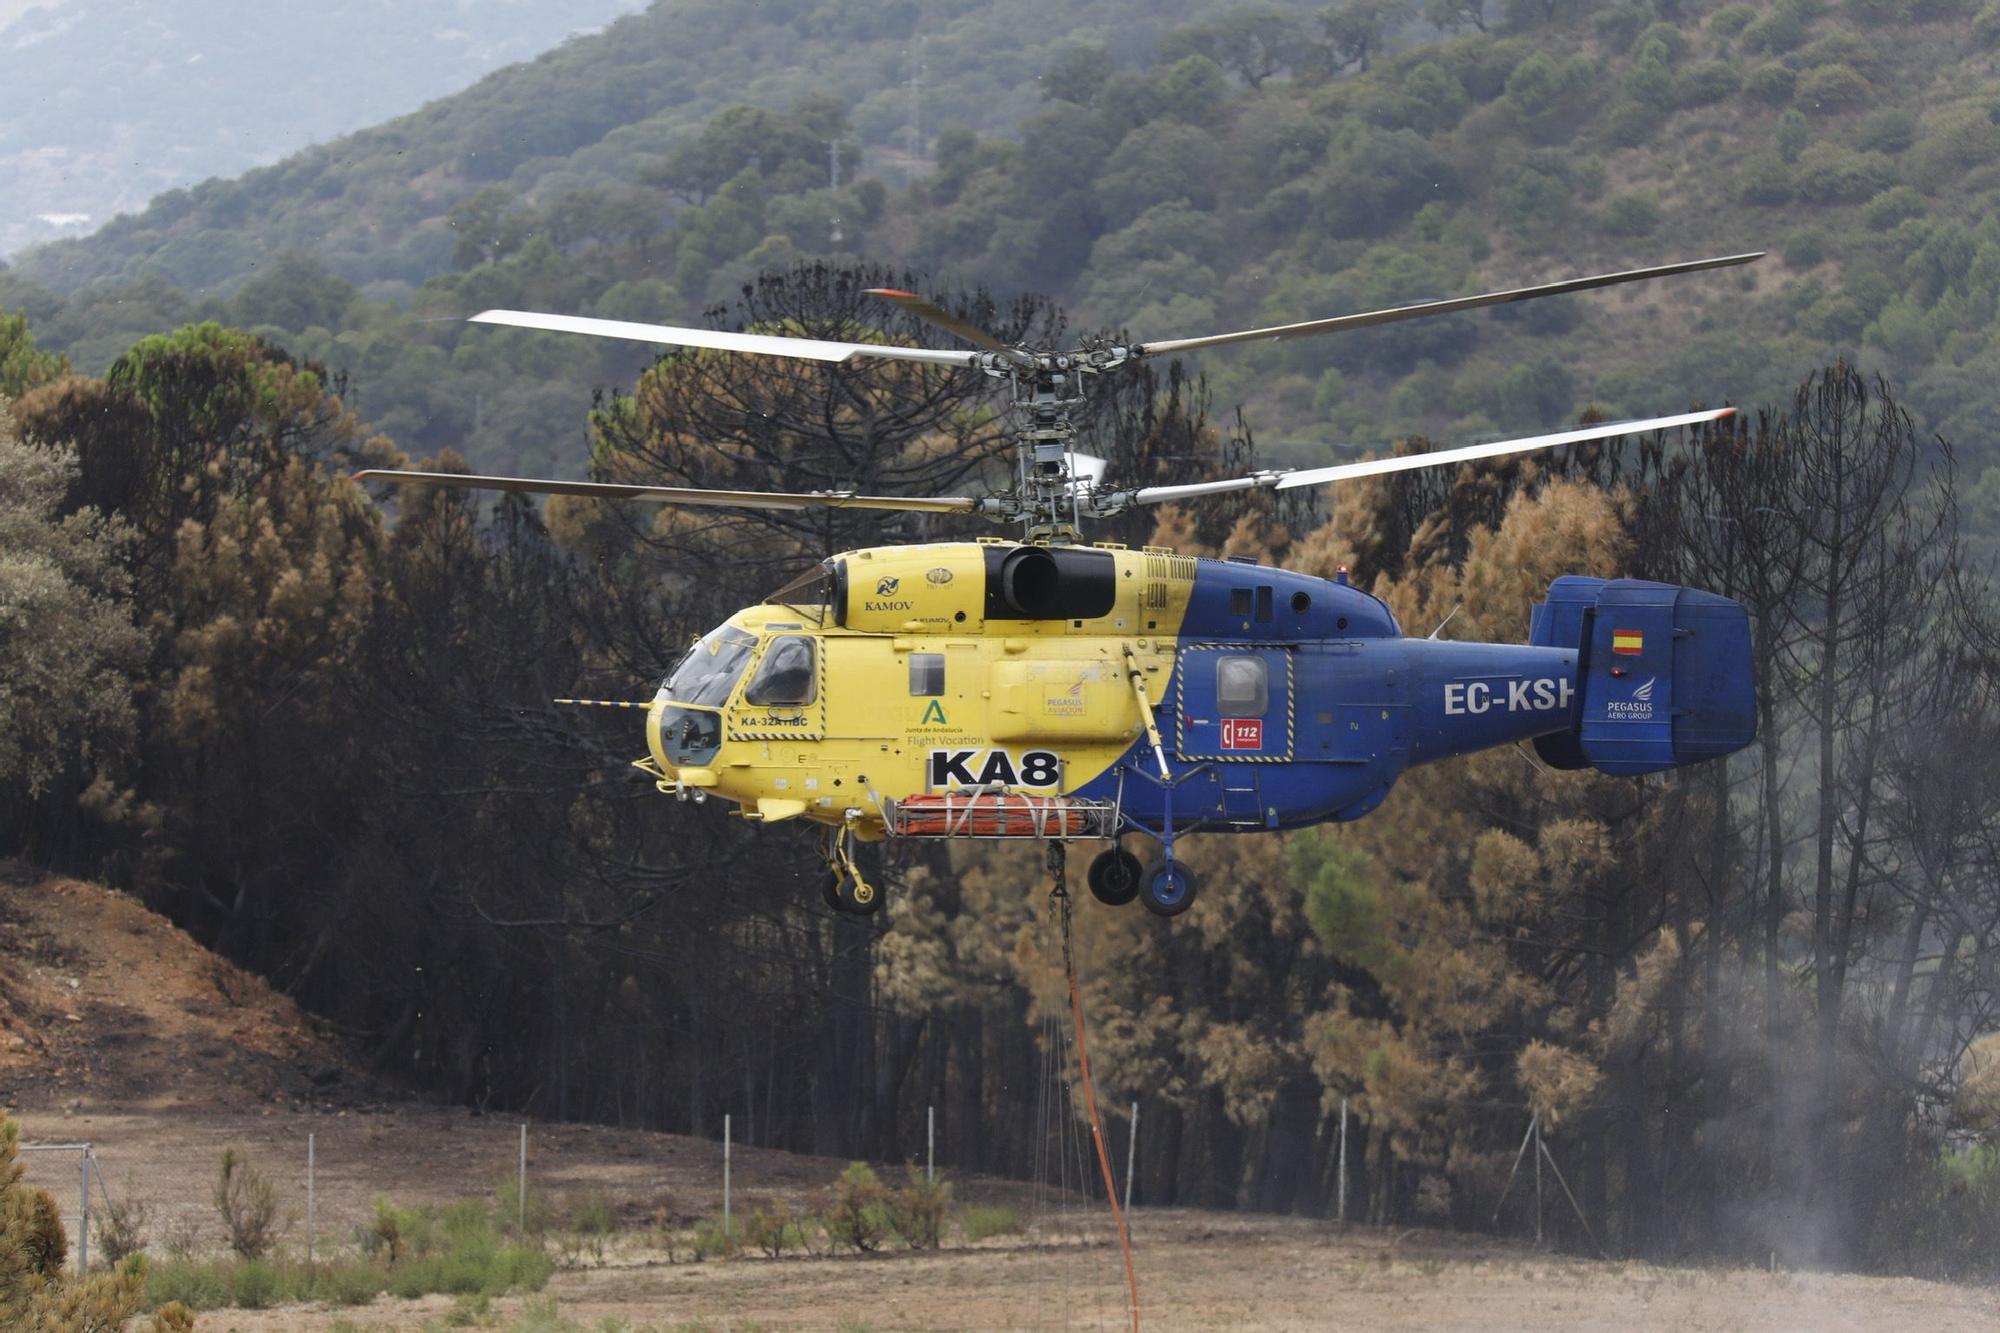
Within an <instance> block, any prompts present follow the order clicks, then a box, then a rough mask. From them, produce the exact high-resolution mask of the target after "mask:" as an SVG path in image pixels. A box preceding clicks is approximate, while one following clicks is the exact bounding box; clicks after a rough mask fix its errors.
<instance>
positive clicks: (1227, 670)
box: [1215, 657, 1271, 717]
mask: <svg viewBox="0 0 2000 1333" xmlns="http://www.w3.org/2000/svg"><path fill="white" fill-rule="evenodd" d="M1215 706H1216V709H1217V711H1218V712H1220V713H1221V714H1222V715H1223V716H1224V717H1262V716H1264V711H1265V710H1266V709H1268V708H1269V707H1270V706H1271V673H1270V668H1269V667H1268V666H1267V665H1266V664H1265V662H1264V659H1263V658H1261V657H1218V658H1216V659H1215Z"/></svg>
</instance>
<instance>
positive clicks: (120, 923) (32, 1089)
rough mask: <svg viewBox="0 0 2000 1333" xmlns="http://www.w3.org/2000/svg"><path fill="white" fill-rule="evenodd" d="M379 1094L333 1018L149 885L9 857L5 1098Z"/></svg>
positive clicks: (243, 1100)
mask: <svg viewBox="0 0 2000 1333" xmlns="http://www.w3.org/2000/svg"><path fill="white" fill-rule="evenodd" d="M366 1095H368V1089H367V1088H366V1080H365V1079H364V1078H362V1076H361V1074H360V1072H359V1070H358V1068H357V1066H356V1065H355V1064H354V1062H353V1061H352V1060H351V1059H350V1058H349V1056H348V1055H347V1054H346V1052H345V1051H344V1050H343V1049H342V1047H341V1045H340V1043H339V1042H338V1041H337V1040H335V1039H334V1038H333V1036H332V1035H331V1034H330V1033H328V1032H327V1031H325V1030H324V1029H323V1028H322V1026H321V1025H320V1024H318V1023H316V1022H314V1021H313V1020H312V1019H310V1018H308V1017H307V1016H306V1015H305V1014H303V1013H301V1012H300V1010H299V1008H298V1006H297V1005H295V1004H294V1003H292V1001H291V1000H290V999H289V998H287V997H285V996H282V995H278V994H276V993H274V992H273V991H272V990H271V988H270V987H269V986H267V985H265V984H264V982H263V981H262V980H260V979H259V978H257V977H253V976H251V975H250V974H249V973H247V972H245V971H243V970H242V969H241V968H238V967H235V966H233V965H232V964H230V963H227V962H225V961H224V960H222V959H221V958H218V957H216V956H215V955H214V954H212V953H210V952H209V951H208V950H206V949H204V948H202V947H201V945H199V944H197V943H195V941H194V940H193V939H192V938H191V937H189V935H188V934H187V933H186V932H185V931H183V930H181V929H179V928H178V927H176V926H175V925H174V924H173V923H172V922H170V921H168V920H167V919H166V918H165V917H162V916H160V915H158V914H157V913H154V912H151V911H148V910H147V909H146V907H145V906H144V905H142V904H141V903H140V902H139V901H138V900H137V899H135V898H131V897H128V896H127V895H125V894H122V893H117V892H114V891H113V890H110V889H107V888H104V887H102V886H100V885H96V884H88V883H85V882H83V881H81V880H73V879H62V878H42V877H41V876H39V875H36V874H34V873H32V872H30V871H28V870H27V869H26V868H25V867H23V866H21V865H20V864H19V863H17V862H5V861H0V1106H5V1107H6V1108H8V1109H10V1110H13V1109H52V1108H59V1107H70V1108H74V1109H81V1108H84V1107H87V1106H92V1105H101V1104H109V1103H115V1104H117V1105H121V1106H127V1107H146V1108H160V1107H169V1106H174V1105H189V1104H194V1105H202V1106H230V1107H242V1106H251V1105H271V1104H282V1103H285V1102H291V1101H298V1100H300V1099H308V1098H310V1099H318V1100H321V1101H324V1100H327V1099H330V1098H347V1099H355V1098H361V1097H365V1096H366Z"/></svg>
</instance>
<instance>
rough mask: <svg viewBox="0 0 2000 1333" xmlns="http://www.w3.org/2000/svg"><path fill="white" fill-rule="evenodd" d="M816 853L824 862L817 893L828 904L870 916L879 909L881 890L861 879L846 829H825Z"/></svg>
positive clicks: (851, 837) (851, 838) (849, 911)
mask: <svg viewBox="0 0 2000 1333" xmlns="http://www.w3.org/2000/svg"><path fill="white" fill-rule="evenodd" d="M819 854H820V858H821V859H822V860H824V861H825V862H826V877H825V878H824V879H823V880H821V881H820V896H821V897H822V898H824V899H825V900H826V905H827V906H828V907H831V908H832V909H833V910H834V911H836V912H846V913H848V914H849V915H852V916H873V915H874V914H875V913H877V912H879V911H881V910H882V893H881V891H880V890H879V889H877V888H876V887H875V886H874V885H873V884H870V883H869V882H868V881H867V880H866V879H863V878H862V876H861V867H860V866H859V865H858V864H856V863H855V860H854V838H853V835H852V834H851V833H850V832H849V831H848V830H846V829H831V830H829V831H828V833H827V835H826V837H825V839H824V840H822V841H821V843H820V849H819Z"/></svg>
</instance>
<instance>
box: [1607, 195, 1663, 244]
mask: <svg viewBox="0 0 2000 1333" xmlns="http://www.w3.org/2000/svg"><path fill="white" fill-rule="evenodd" d="M1598 223H1599V225H1601V226H1602V227H1603V228H1604V230H1606V231H1608V232H1610V233H1611V234H1612V235H1613V236H1650V235H1651V234H1652V233H1653V232H1654V231H1655V230H1656V229H1657V228H1658V227H1659V225H1660V199H1659V196H1658V195H1656V194H1654V193H1653V192H1652V191H1651V190H1636V191H1634V192H1633V193H1631V194H1621V195H1619V196H1618V197H1617V198H1615V199H1613V200H1612V201H1611V202H1610V203H1608V204H1606V205H1605V206H1604V212H1603V213H1602V214H1601V215H1600V216H1599V218H1598Z"/></svg>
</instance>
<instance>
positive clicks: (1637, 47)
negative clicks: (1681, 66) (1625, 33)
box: [1631, 23, 1688, 64]
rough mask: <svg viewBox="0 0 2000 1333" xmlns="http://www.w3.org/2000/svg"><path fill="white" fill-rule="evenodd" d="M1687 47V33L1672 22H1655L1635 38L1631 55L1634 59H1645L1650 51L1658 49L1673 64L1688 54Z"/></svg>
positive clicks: (1663, 57)
mask: <svg viewBox="0 0 2000 1333" xmlns="http://www.w3.org/2000/svg"><path fill="white" fill-rule="evenodd" d="M1687 49H1688V39H1687V34H1686V33H1684V32H1682V31H1681V30H1680V29H1679V28H1677V27H1675V26H1674V25H1673V24H1671V23H1655V24H1653V25H1652V26H1651V27H1649V28H1647V29H1646V30H1645V31H1644V32H1642V33H1640V34H1639V35H1638V36H1637V37H1636V38H1634V39H1633V41H1632V46H1631V55H1632V58H1633V59H1634V60H1644V59H1645V58H1646V55H1647V53H1648V52H1649V51H1656V52H1658V53H1659V56H1660V58H1661V59H1662V60H1665V61H1666V62H1667V63H1668V64H1672V63H1673V62H1674V61H1676V60H1679V59H1681V58H1682V57H1683V56H1685V55H1687Z"/></svg>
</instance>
